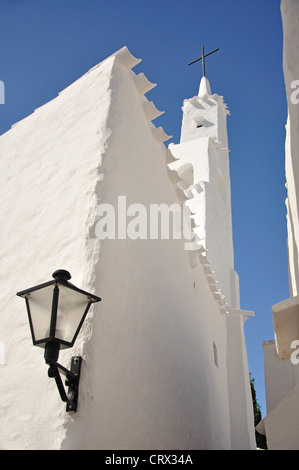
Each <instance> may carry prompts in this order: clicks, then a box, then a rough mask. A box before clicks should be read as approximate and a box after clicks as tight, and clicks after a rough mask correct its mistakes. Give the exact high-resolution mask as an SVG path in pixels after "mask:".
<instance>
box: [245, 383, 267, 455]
mask: <svg viewBox="0 0 299 470" xmlns="http://www.w3.org/2000/svg"><path fill="white" fill-rule="evenodd" d="M249 377H250V386H251V396H252V403H253V413H254V426H256V425H257V424H258V423H259V422H260V421H261V419H262V413H261V408H260V405H259V404H258V402H257V399H256V391H255V388H254V379H253V378H252V377H251V374H249ZM255 440H256V445H257V447H259V448H260V449H265V450H266V449H267V440H266V436H263V435H262V434H260V433H259V432H257V430H255Z"/></svg>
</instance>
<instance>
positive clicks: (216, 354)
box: [213, 342, 218, 367]
mask: <svg viewBox="0 0 299 470" xmlns="http://www.w3.org/2000/svg"><path fill="white" fill-rule="evenodd" d="M213 353H214V362H215V366H216V367H218V351H217V346H216V344H215V343H214V342H213Z"/></svg>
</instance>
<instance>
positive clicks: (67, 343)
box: [17, 279, 101, 349]
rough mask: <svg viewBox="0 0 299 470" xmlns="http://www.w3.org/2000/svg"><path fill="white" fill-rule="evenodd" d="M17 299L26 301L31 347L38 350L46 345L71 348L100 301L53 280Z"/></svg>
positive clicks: (20, 294) (65, 282) (25, 292)
mask: <svg viewBox="0 0 299 470" xmlns="http://www.w3.org/2000/svg"><path fill="white" fill-rule="evenodd" d="M17 295H19V296H21V297H23V298H25V301H26V307H27V313H28V318H29V324H30V329H31V335H32V341H33V344H34V345H35V346H39V347H42V348H45V345H46V343H49V342H55V343H59V345H60V349H65V348H70V347H72V346H73V344H74V342H75V340H76V338H77V336H78V333H79V331H80V328H81V326H82V323H83V321H84V319H85V317H86V315H87V313H88V310H89V308H90V306H91V304H92V303H94V302H98V301H99V300H101V299H100V298H99V297H97V296H95V295H93V294H89V293H88V292H85V291H83V290H81V289H78V288H77V287H75V286H74V285H73V284H71V283H70V282H68V281H63V280H57V279H56V280H54V281H50V282H47V283H45V284H41V285H39V286H35V287H32V288H31V289H26V290H25V291H22V292H18V294H17Z"/></svg>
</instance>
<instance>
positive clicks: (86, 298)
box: [17, 269, 101, 412]
mask: <svg viewBox="0 0 299 470" xmlns="http://www.w3.org/2000/svg"><path fill="white" fill-rule="evenodd" d="M52 277H53V278H54V279H53V280H52V281H49V282H46V283H44V284H40V285H38V286H34V287H31V288H29V289H26V290H23V291H21V292H18V293H17V295H18V296H20V297H23V298H24V299H25V302H26V308H27V313H28V319H29V325H30V330H31V335H32V341H33V344H34V346H39V347H41V348H44V349H45V356H44V357H45V362H46V364H48V365H49V370H48V375H49V377H53V378H55V382H56V385H57V388H58V390H59V393H60V397H61V399H62V401H64V402H66V404H67V405H66V411H73V412H74V411H76V410H77V402H78V388H79V379H80V369H81V360H82V358H81V357H80V356H73V357H72V360H71V370H67V369H66V368H65V367H63V366H62V365H61V364H58V362H57V360H58V356H59V351H60V349H66V348H71V347H73V345H74V343H75V341H76V338H77V336H78V333H79V331H80V328H81V326H82V324H83V322H84V319H85V317H86V315H87V313H88V310H89V308H90V306H91V304H92V303H95V302H99V301H100V300H101V299H100V297H97V296H95V295H93V294H89V293H88V292H85V291H83V290H81V289H78V287H76V286H74V285H73V284H71V283H70V282H69V280H70V279H71V275H70V273H69V272H68V271H65V270H64V269H59V270H57V271H55V272H54V273H53V275H52ZM60 372H61V373H62V374H63V375H64V376H65V377H66V379H67V380H66V381H65V385H66V386H68V391H67V392H66V391H65V388H64V386H63V383H62V379H61V376H60Z"/></svg>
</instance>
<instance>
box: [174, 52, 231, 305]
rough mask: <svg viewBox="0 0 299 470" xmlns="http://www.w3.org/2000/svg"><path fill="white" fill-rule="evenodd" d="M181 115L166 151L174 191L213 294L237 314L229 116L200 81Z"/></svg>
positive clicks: (204, 81) (186, 101)
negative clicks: (176, 136)
mask: <svg viewBox="0 0 299 470" xmlns="http://www.w3.org/2000/svg"><path fill="white" fill-rule="evenodd" d="M204 57H205V56H204V55H203V56H202V58H203V59H204ZM203 70H204V69H203ZM182 111H183V118H182V127H181V138H180V143H179V144H176V145H175V144H170V146H169V149H170V151H171V152H172V154H173V156H174V158H175V159H176V161H174V162H173V163H172V164H171V165H170V168H171V169H172V170H175V171H177V173H178V174H179V176H180V178H181V180H182V182H181V183H179V184H180V189H182V190H183V191H184V193H185V195H186V198H187V199H186V201H185V204H186V205H187V206H189V208H190V210H191V214H192V215H191V217H192V219H193V221H194V224H193V225H194V229H193V230H194V233H195V235H196V240H197V241H196V243H197V244H198V246H200V247H201V249H203V250H204V251H205V255H206V257H207V260H208V261H209V263H210V266H211V269H212V271H213V272H214V273H215V274H214V277H215V278H217V281H216V282H217V289H218V291H219V292H220V295H221V296H222V297H223V298H225V303H226V305H227V306H229V307H232V308H239V286H238V275H237V273H236V272H235V270H234V254H233V237H232V215H231V187H230V171H229V150H228V139H227V126H226V117H227V115H228V114H229V111H228V109H227V106H226V104H225V102H224V100H223V97H222V96H219V95H218V94H213V93H212V91H211V86H210V83H209V80H208V79H207V77H206V76H205V75H203V77H202V78H201V81H200V86H199V91H198V95H197V96H194V97H193V98H190V99H186V100H184V104H183V107H182Z"/></svg>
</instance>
